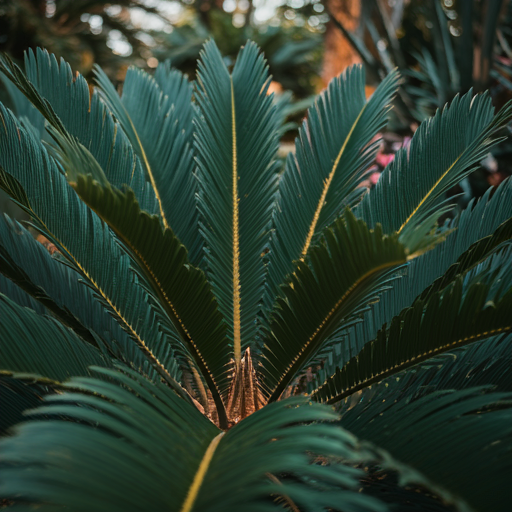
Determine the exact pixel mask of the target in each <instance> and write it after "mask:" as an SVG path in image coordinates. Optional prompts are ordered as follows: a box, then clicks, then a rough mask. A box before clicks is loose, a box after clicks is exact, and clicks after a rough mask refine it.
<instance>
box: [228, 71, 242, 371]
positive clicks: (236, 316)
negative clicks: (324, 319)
mask: <svg viewBox="0 0 512 512" xmlns="http://www.w3.org/2000/svg"><path fill="white" fill-rule="evenodd" d="M229 79H230V84H231V134H232V138H233V192H232V193H233V354H234V356H235V367H236V369H237V370H238V368H240V359H241V358H242V349H241V346H242V342H241V324H240V238H239V236H240V235H239V226H238V223H239V220H238V203H239V201H240V199H239V197H238V166H237V152H236V111H235V87H234V85H233V77H232V76H230V77H229Z"/></svg>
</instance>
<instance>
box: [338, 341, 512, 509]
mask: <svg viewBox="0 0 512 512" xmlns="http://www.w3.org/2000/svg"><path fill="white" fill-rule="evenodd" d="M511 342H512V338H511V336H510V335H507V336H506V337H505V338H504V337H503V336H500V337H494V338H492V339H489V340H487V341H483V342H481V343H476V344H474V345H472V346H469V347H467V348H463V349H459V350H457V351H455V352H454V354H453V356H452V357H450V358H445V359H444V361H443V360H441V359H440V358H438V359H437V361H436V364H428V365H427V364H424V366H419V367H417V369H416V371H415V372H407V373H402V374H399V376H394V377H390V378H388V379H385V380H384V381H383V382H381V383H380V384H378V385H376V386H372V388H371V389H366V390H363V392H362V394H361V396H359V397H358V399H357V402H355V403H353V404H352V405H350V402H347V403H346V404H345V405H344V406H343V407H342V409H341V414H342V421H341V424H342V426H343V427H344V428H347V429H349V430H352V431H354V432H357V433H358V437H360V438H361V439H365V440H368V441H371V442H372V443H375V444H376V445H378V446H380V447H382V448H384V449H385V450H387V451H389V452H390V453H391V454H392V455H393V457H396V458H397V459H398V460H400V461H402V462H404V463H407V464H409V465H410V466H412V467H414V468H416V469H417V470H419V471H421V472H422V473H423V474H425V475H426V476H427V477H428V478H430V479H432V480H433V481H434V482H437V483H438V484H440V485H442V486H443V487H444V488H446V489H448V490H450V491H452V492H453V493H455V494H457V495H458V496H460V497H461V498H463V499H464V500H466V501H467V502H468V503H469V505H470V506H471V507H472V510H486V511H487V510H488V511H490V512H494V511H496V512H500V511H503V510H507V508H508V506H509V504H510V502H511V500H512V492H511V489H510V486H508V485H506V483H505V482H506V476H507V475H509V474H510V472H511V470H512V464H511V460H512V457H511V455H512V422H511V421H510V418H511V413H512V394H511V393H510V391H511V384H512V379H511V377H510V364H511V354H512V346H511ZM500 383H502V384H500ZM496 384H498V387H497V389H496V386H495V385H496ZM501 390H506V391H508V393H503V392H499V391H501ZM504 478H505V480H504ZM421 510H423V509H421Z"/></svg>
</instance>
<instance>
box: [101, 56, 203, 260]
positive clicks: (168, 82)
mask: <svg viewBox="0 0 512 512" xmlns="http://www.w3.org/2000/svg"><path fill="white" fill-rule="evenodd" d="M162 67H163V69H161V70H160V71H159V72H158V78H159V82H160V83H161V84H162V85H164V86H165V89H162V87H161V86H160V83H159V82H157V80H156V79H154V78H153V77H151V76H150V75H149V74H148V73H146V72H145V71H142V70H139V69H137V68H133V67H130V68H129V69H128V72H127V74H126V78H125V81H124V85H123V94H122V96H121V97H119V95H118V94H117V91H116V90H115V89H114V86H113V85H112V83H111V82H110V80H109V79H108V77H107V75H106V74H105V73H104V72H103V71H102V70H101V68H99V67H96V68H95V75H96V81H97V83H98V85H99V87H100V89H101V93H102V96H103V98H104V99H105V101H106V102H107V104H108V106H109V107H110V109H111V111H112V112H113V113H114V114H115V116H116V118H117V119H118V120H119V121H120V123H121V126H122V127H123V130H124V131H125V133H126V135H127V136H128V138H129V139H130V142H131V143H132V147H133V148H134V150H135V152H136V153H137V155H138V157H139V159H140V161H141V162H142V163H143V165H144V168H145V170H146V173H147V175H148V176H149V179H150V182H151V186H152V187H153V190H154V193H155V197H156V198H157V201H158V203H159V210H160V216H161V218H162V221H163V225H164V227H165V228H171V229H172V230H173V231H174V232H175V233H176V234H177V235H178V237H179V238H180V240H181V241H182V242H183V243H184V244H185V247H187V249H188V250H189V258H190V260H191V261H192V263H194V264H195V265H197V264H198V263H199V262H200V260H201V258H202V242H201V237H200V236H199V229H198V216H197V205H196V198H195V194H196V188H197V187H196V180H195V177H194V170H195V164H194V157H193V154H192V147H191V145H192V142H193V141H192V134H191V131H192V117H193V114H194V110H193V105H192V85H191V84H190V83H189V82H188V81H187V79H186V77H185V76H183V75H182V73H180V72H179V71H176V70H173V71H171V70H170V69H168V68H167V67H166V66H164V65H160V66H159V68H162ZM157 71H158V70H157Z"/></svg>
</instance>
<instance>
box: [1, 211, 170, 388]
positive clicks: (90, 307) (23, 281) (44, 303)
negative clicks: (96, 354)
mask: <svg viewBox="0 0 512 512" xmlns="http://www.w3.org/2000/svg"><path fill="white" fill-rule="evenodd" d="M0 262H1V272H2V273H3V274H4V275H6V276H7V277H9V279H12V280H13V281H14V282H16V283H17V285H19V286H20V287H21V289H20V288H18V291H14V290H12V286H10V287H9V288H8V289H7V287H8V286H9V285H8V283H10V282H11V281H9V280H7V279H5V278H3V276H2V278H3V279H4V280H5V281H6V282H5V283H4V281H2V282H0V291H1V292H2V293H3V294H4V295H7V296H8V297H9V298H10V299H11V300H14V301H15V302H17V303H18V304H20V305H22V306H28V307H31V309H34V311H36V312H38V313H39V314H43V313H45V312H46V313H48V312H50V311H51V313H52V314H53V315H55V316H57V317H58V318H59V320H60V321H61V322H62V323H64V324H65V325H67V326H68V327H70V328H72V329H73V330H74V331H75V332H76V333H77V334H78V335H79V336H81V337H82V338H84V339H86V340H87V341H89V342H91V343H93V344H95V343H96V341H95V340H96V337H99V338H100V339H101V341H102V342H103V343H104V345H105V346H106V347H107V348H108V350H109V353H110V354H111V355H112V356H113V357H115V358H117V359H119V360H121V361H123V362H125V363H128V362H129V364H130V365H131V366H132V367H134V368H138V369H140V371H142V372H143V373H144V374H145V375H148V376H151V377H152V378H154V377H155V371H154V370H153V369H152V367H151V366H150V365H149V363H148V361H147V359H146V358H145V357H144V355H143V354H142V353H141V351H140V350H139V349H138V348H137V345H136V343H134V341H133V340H132V339H131V338H130V336H128V334H127V333H126V332H125V331H123V329H121V327H120V326H119V324H118V323H117V322H116V321H115V319H114V318H113V317H112V316H111V315H110V314H109V307H108V305H107V309H105V308H104V307H103V304H102V303H101V302H99V301H97V300H96V298H95V296H94V292H93V289H92V288H91V287H90V286H87V284H86V283H85V282H84V280H83V277H82V276H81V275H80V274H79V273H78V272H76V271H74V270H73V269H72V268H70V266H69V265H65V264H62V262H59V261H57V260H56V259H55V258H52V257H51V256H50V254H49V253H48V251H47V250H46V249H45V248H44V247H43V246H42V245H41V244H40V243H38V242H36V241H35V240H34V238H33V237H32V235H31V234H30V233H29V232H28V231H27V230H26V229H25V228H23V226H21V225H20V224H18V223H17V222H15V221H11V220H4V219H0ZM14 286H15V285H14ZM16 288H17V286H16ZM22 290H25V291H26V292H27V293H29V294H30V295H31V296H28V295H26V294H24V295H26V297H25V298H24V299H23V300H22V301H20V300H17V296H19V294H20V292H21V293H23V292H22ZM32 297H34V298H35V299H37V301H38V302H36V304H35V305H34V304H32V303H31V301H32V302H34V299H32ZM163 356H164V354H163V353H162V357H163ZM168 357H169V358H170V360H167V359H166V358H165V357H163V358H162V363H163V364H164V365H165V366H167V365H169V366H171V367H172V365H173V364H174V361H173V354H172V352H170V353H169V354H168Z"/></svg>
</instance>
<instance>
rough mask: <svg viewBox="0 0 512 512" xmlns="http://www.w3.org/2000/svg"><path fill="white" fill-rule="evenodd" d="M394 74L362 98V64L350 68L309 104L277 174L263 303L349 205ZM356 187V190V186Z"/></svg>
mask: <svg viewBox="0 0 512 512" xmlns="http://www.w3.org/2000/svg"><path fill="white" fill-rule="evenodd" d="M398 81H399V75H398V73H397V72H393V73H391V74H389V75H388V76H387V77H386V78H385V79H384V80H383V81H382V83H381V84H380V85H379V87H378V88H377V90H376V91H375V93H374V94H373V95H372V97H371V98H370V99H369V100H368V101H367V100H366V95H365V72H364V68H363V67H362V66H353V67H351V68H348V70H347V71H345V73H343V75H341V76H339V77H336V78H335V79H334V80H332V81H331V82H330V83H329V86H328V88H327V90H326V91H324V92H323V93H322V94H321V95H320V96H319V97H318V99H317V100H316V102H315V104H314V105H313V106H312V107H311V108H310V109H309V110H308V115H307V121H304V123H303V125H302V127H301V128H300V129H299V138H298V139H297V140H296V142H295V154H292V153H290V154H289V156H288V159H287V161H286V168H285V170H284V172H283V174H282V176H281V177H280V180H279V198H278V204H277V208H276V211H275V213H274V232H273V236H272V242H271V246H270V254H269V264H268V278H267V286H268V290H267V294H268V297H267V298H266V302H268V306H269V307H270V306H271V305H272V303H273V301H274V300H275V297H276V296H277V295H278V292H279V285H281V284H282V283H283V281H284V279H285V277H286V276H287V274H289V273H291V272H292V271H293V269H294V264H293V262H294V261H296V260H300V259H304V257H305V256H306V254H307V252H308V250H309V248H310V246H311V245H314V244H316V243H317V242H318V240H319V238H320V234H321V233H322V230H323V229H324V228H325V227H326V226H328V225H329V224H331V223H332V222H333V221H334V219H335V218H336V217H338V216H339V215H341V213H342V212H343V210H344V208H346V207H347V206H352V205H353V203H354V202H355V201H356V200H357V199H358V198H359V197H360V195H361V194H362V193H363V190H364V189H362V188H359V189H358V187H359V186H360V184H361V182H362V181H363V180H364V179H365V177H366V171H367V170H368V168H369V167H370V165H371V164H372V162H373V160H374V158H375V154H376V152H377V149H378V145H376V144H375V143H373V142H372V141H373V139H374V137H375V136H376V135H377V133H378V132H379V131H380V130H382V128H383V127H384V126H385V125H386V122H387V115H388V113H389V110H390V108H391V100H392V98H393V96H394V95H395V94H396V90H397V88H398ZM357 189H358V190H357Z"/></svg>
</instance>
